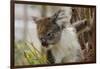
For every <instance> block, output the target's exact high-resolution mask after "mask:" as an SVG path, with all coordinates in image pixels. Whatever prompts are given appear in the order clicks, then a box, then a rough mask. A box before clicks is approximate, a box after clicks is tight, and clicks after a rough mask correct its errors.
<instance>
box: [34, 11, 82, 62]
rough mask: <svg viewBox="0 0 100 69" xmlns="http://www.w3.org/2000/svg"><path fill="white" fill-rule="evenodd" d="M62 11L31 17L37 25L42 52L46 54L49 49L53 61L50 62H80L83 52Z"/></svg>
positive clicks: (73, 30) (74, 31) (73, 29)
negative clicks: (42, 16)
mask: <svg viewBox="0 0 100 69" xmlns="http://www.w3.org/2000/svg"><path fill="white" fill-rule="evenodd" d="M64 13H65V11H64V10H59V11H58V12H56V13H55V14H54V15H53V16H51V17H44V18H41V19H36V18H34V17H33V19H34V21H35V23H36V25H37V34H38V38H39V40H40V42H41V46H42V49H43V52H44V53H45V54H47V53H48V51H49V54H52V56H53V57H54V58H53V60H54V62H51V63H72V62H81V61H82V59H83V54H82V51H81V47H80V43H79V42H78V38H77V34H76V29H75V28H74V27H73V26H71V25H70V23H68V21H67V16H66V15H65V14H64ZM49 54H48V56H49ZM50 61H51V60H50Z"/></svg>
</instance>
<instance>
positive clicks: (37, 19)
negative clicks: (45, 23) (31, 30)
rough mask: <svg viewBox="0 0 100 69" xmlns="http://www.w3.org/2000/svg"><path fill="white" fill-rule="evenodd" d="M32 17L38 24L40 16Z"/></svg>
mask: <svg viewBox="0 0 100 69" xmlns="http://www.w3.org/2000/svg"><path fill="white" fill-rule="evenodd" d="M32 19H33V21H34V22H35V23H36V24H37V23H38V21H39V19H40V18H38V17H35V16H32Z"/></svg>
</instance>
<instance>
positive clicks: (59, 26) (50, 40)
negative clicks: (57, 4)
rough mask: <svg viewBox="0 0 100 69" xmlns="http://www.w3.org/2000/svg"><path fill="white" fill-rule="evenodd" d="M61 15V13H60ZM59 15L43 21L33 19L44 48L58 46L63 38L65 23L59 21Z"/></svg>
mask: <svg viewBox="0 0 100 69" xmlns="http://www.w3.org/2000/svg"><path fill="white" fill-rule="evenodd" d="M59 13H61V12H60V11H59ZM59 13H58V14H59ZM58 14H54V15H53V16H52V17H46V18H41V19H37V18H34V17H33V19H34V21H35V23H36V24H37V34H38V37H39V39H40V42H41V44H42V46H43V47H48V46H49V45H53V44H56V43H58V42H59V40H60V38H61V33H62V30H63V29H64V26H65V22H64V21H59V20H60V19H61V18H60V17H59V16H58ZM58 17H59V18H58Z"/></svg>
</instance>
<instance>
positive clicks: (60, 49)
mask: <svg viewBox="0 0 100 69" xmlns="http://www.w3.org/2000/svg"><path fill="white" fill-rule="evenodd" d="M51 51H52V54H53V56H54V57H55V63H61V62H65V63H67V62H80V61H81V60H82V59H83V55H82V51H81V47H80V44H79V42H78V38H77V35H76V32H75V29H74V28H73V27H69V28H66V29H64V30H63V32H62V36H61V40H60V42H59V43H58V44H56V45H54V46H53V48H52V49H51Z"/></svg>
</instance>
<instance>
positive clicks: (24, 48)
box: [15, 42, 48, 66]
mask: <svg viewBox="0 0 100 69" xmlns="http://www.w3.org/2000/svg"><path fill="white" fill-rule="evenodd" d="M47 62H48V61H47V57H46V55H44V54H42V53H41V52H39V51H38V50H37V49H36V48H35V47H34V45H33V44H32V43H30V42H18V43H15V66H19V65H35V64H47Z"/></svg>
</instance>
